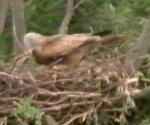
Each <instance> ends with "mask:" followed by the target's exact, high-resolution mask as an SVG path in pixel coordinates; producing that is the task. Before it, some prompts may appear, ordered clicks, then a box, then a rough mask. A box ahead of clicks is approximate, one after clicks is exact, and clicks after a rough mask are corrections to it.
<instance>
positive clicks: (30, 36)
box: [23, 32, 47, 50]
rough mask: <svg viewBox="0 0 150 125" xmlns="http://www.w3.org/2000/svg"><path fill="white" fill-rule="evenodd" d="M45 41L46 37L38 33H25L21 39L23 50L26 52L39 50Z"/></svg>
mask: <svg viewBox="0 0 150 125" xmlns="http://www.w3.org/2000/svg"><path fill="white" fill-rule="evenodd" d="M46 41H47V37H46V36H43V35H41V34H38V33H34V32H31V33H27V34H25V36H24V38H23V42H24V45H25V48H26V49H27V50H33V49H36V48H38V49H40V47H41V46H43V45H44V44H45V43H46Z"/></svg>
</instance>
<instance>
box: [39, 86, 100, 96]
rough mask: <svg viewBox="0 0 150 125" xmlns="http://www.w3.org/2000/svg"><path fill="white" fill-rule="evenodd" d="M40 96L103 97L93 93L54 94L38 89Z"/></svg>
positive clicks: (68, 92)
mask: <svg viewBox="0 0 150 125" xmlns="http://www.w3.org/2000/svg"><path fill="white" fill-rule="evenodd" d="M38 95H47V96H66V97H72V98H73V97H74V98H77V97H78V98H83V97H84V98H91V97H101V94H99V93H92V92H76V91H75V92H70V91H65V92H52V91H48V90H46V89H40V88H39V89H38Z"/></svg>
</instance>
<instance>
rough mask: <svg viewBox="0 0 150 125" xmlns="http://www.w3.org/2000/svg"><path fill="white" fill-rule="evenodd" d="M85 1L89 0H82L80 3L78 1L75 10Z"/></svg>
mask: <svg viewBox="0 0 150 125" xmlns="http://www.w3.org/2000/svg"><path fill="white" fill-rule="evenodd" d="M85 1H87V0H80V2H79V3H77V4H76V5H75V6H74V8H73V9H74V10H76V9H77V8H79V6H81V5H82V4H83V3H84V2H85Z"/></svg>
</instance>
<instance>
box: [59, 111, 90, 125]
mask: <svg viewBox="0 0 150 125" xmlns="http://www.w3.org/2000/svg"><path fill="white" fill-rule="evenodd" d="M87 113H88V112H85V113H82V114H78V115H75V116H73V117H72V118H71V119H70V120H69V121H67V122H66V123H64V124H62V125H70V124H71V123H72V122H73V121H75V120H76V119H78V118H82V117H84V116H85V115H87Z"/></svg>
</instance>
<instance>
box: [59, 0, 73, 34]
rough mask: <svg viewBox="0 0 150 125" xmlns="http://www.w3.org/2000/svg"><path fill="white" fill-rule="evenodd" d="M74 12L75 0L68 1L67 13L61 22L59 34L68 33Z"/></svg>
mask: <svg viewBox="0 0 150 125" xmlns="http://www.w3.org/2000/svg"><path fill="white" fill-rule="evenodd" d="M73 14H74V0H68V1H67V8H66V15H65V17H64V19H63V21H62V23H61V26H60V29H59V34H67V33H68V26H69V24H70V22H71V19H72V16H73Z"/></svg>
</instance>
